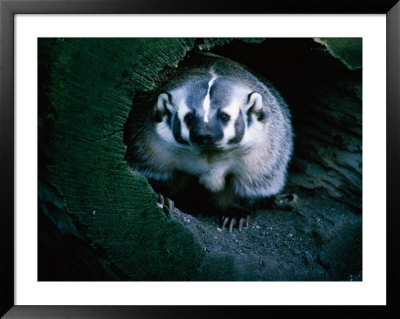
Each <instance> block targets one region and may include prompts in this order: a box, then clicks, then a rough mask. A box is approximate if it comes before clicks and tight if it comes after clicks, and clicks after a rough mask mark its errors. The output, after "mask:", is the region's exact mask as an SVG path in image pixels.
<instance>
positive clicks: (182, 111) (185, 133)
mask: <svg viewBox="0 0 400 319" xmlns="http://www.w3.org/2000/svg"><path fill="white" fill-rule="evenodd" d="M189 112H191V110H190V108H189V107H188V106H187V105H186V103H185V102H184V101H183V100H182V101H181V103H180V104H179V108H178V118H179V121H180V122H181V136H182V138H183V139H184V140H185V141H188V140H189V129H188V127H187V125H186V123H185V121H184V120H183V119H184V118H185V115H186V114H187V113H189Z"/></svg>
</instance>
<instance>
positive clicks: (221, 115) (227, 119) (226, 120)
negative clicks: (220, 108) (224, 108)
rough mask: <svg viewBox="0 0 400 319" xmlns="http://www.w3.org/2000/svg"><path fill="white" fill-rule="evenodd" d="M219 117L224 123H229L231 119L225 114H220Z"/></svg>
mask: <svg viewBox="0 0 400 319" xmlns="http://www.w3.org/2000/svg"><path fill="white" fill-rule="evenodd" d="M218 117H219V118H220V119H221V121H222V122H224V123H227V122H228V121H229V119H230V118H231V117H230V116H229V115H228V114H226V113H225V112H221V113H219V114H218Z"/></svg>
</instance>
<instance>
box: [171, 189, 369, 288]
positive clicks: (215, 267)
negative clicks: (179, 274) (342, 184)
mask: <svg viewBox="0 0 400 319" xmlns="http://www.w3.org/2000/svg"><path fill="white" fill-rule="evenodd" d="M298 195H299V200H298V203H297V205H295V206H294V207H288V208H287V209H282V208H280V207H278V206H277V205H276V204H274V205H272V206H271V205H270V207H269V208H261V209H258V210H257V211H256V212H255V214H254V215H253V216H252V219H251V223H250V224H249V226H248V227H244V228H243V230H242V232H239V230H238V229H237V228H234V229H233V231H232V233H229V231H228V230H227V229H226V228H225V229H221V220H220V218H218V217H201V216H197V217H195V216H192V215H189V214H185V213H183V212H181V211H180V210H179V209H177V208H175V209H174V210H173V211H171V212H170V217H171V218H173V219H174V220H176V221H178V222H179V223H181V224H183V225H184V226H185V227H186V228H187V229H188V230H189V231H191V232H192V233H193V234H194V235H195V236H196V237H197V240H198V241H199V243H200V244H201V246H202V248H203V251H204V254H203V260H202V262H201V264H200V265H199V268H198V270H197V273H196V275H195V280H213V281H219V280H221V281H222V280H232V281H233V280H235V281H236V280H244V281H258V280H260V281H270V280H280V281H286V280H288V281H298V280H300V281H310V280H317V281H323V280H324V281H325V280H340V281H350V280H362V268H361V259H362V255H361V250H362V247H361V243H362V238H361V237H362V233H361V215H360V214H358V213H356V212H354V211H352V209H351V208H350V207H349V206H347V205H345V204H343V203H340V202H338V201H336V200H334V199H332V198H331V197H328V196H326V195H325V194H324V193H323V192H320V193H316V192H315V191H314V192H313V193H312V194H310V193H308V194H307V193H306V192H303V193H302V194H298Z"/></svg>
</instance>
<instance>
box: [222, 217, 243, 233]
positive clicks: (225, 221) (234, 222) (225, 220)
mask: <svg viewBox="0 0 400 319" xmlns="http://www.w3.org/2000/svg"><path fill="white" fill-rule="evenodd" d="M238 219H239V222H238ZM249 224H250V216H249V215H247V216H245V217H240V218H239V217H238V218H236V217H222V227H221V229H222V230H224V229H225V227H229V232H230V233H232V230H233V228H234V227H236V226H237V228H238V230H239V231H240V232H241V231H242V230H243V226H245V227H249ZM228 225H229V226H228Z"/></svg>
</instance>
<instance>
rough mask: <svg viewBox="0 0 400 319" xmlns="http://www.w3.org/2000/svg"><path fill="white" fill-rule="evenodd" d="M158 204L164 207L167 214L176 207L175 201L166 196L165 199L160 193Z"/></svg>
mask: <svg viewBox="0 0 400 319" xmlns="http://www.w3.org/2000/svg"><path fill="white" fill-rule="evenodd" d="M157 205H158V207H160V208H162V209H163V211H164V213H165V215H167V216H168V215H169V214H170V213H171V211H172V210H173V209H174V208H175V203H174V201H173V200H171V199H169V198H168V197H165V199H164V196H163V195H161V194H158V199H157Z"/></svg>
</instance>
